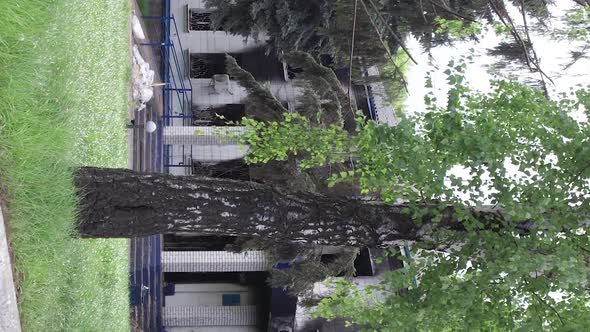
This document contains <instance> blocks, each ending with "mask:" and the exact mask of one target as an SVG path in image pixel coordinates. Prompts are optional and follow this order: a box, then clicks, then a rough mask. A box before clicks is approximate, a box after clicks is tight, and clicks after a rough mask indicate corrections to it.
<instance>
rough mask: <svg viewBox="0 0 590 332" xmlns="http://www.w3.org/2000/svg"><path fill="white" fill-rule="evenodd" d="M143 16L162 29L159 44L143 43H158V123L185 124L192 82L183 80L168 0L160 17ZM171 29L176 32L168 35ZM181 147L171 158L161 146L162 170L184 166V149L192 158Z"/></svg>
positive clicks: (168, 148)
mask: <svg viewBox="0 0 590 332" xmlns="http://www.w3.org/2000/svg"><path fill="white" fill-rule="evenodd" d="M143 18H144V19H154V20H161V21H162V26H163V29H164V41H162V42H159V43H144V44H143V45H151V46H159V47H160V52H161V55H162V71H161V77H160V79H161V81H162V83H164V89H163V103H164V105H163V108H164V111H163V116H162V118H163V119H162V120H163V121H162V122H163V124H164V126H171V125H174V124H175V125H179V123H174V122H175V121H174V120H175V119H178V121H180V122H181V125H186V124H187V123H186V122H187V119H188V122H189V124H190V122H191V119H192V117H193V115H192V105H193V93H192V91H193V85H192V82H191V80H190V79H188V80H187V79H185V77H186V76H187V73H188V72H189V68H188V65H189V62H188V61H187V60H188V59H187V58H186V55H185V53H184V51H183V50H184V48H183V47H182V41H181V40H180V37H179V36H180V34H179V30H178V24H177V22H176V19H175V17H174V15H172V14H171V11H170V0H165V1H164V8H163V13H162V16H144V17H143ZM171 31H174V32H175V33H176V34H175V35H174V36H175V37H174V38H171V33H170V32H171ZM177 149H181V150H182V153H181V156H182V157H181V158H180V160H175V159H179V158H178V157H177V158H174V153H173V151H172V147H171V146H169V145H165V146H164V149H163V152H164V153H163V154H164V156H163V157H164V172H166V173H168V172H169V171H170V167H188V166H190V165H187V163H186V161H185V160H184V158H185V155H186V153H187V152H190V158H191V159H192V146H191V147H186V148H185V147H184V146H181V147H178V148H177Z"/></svg>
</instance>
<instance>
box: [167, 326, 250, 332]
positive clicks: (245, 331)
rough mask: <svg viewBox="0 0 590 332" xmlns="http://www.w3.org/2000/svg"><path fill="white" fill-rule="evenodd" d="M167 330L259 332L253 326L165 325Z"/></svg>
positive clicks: (176, 331) (185, 331)
mask: <svg viewBox="0 0 590 332" xmlns="http://www.w3.org/2000/svg"><path fill="white" fill-rule="evenodd" d="M166 331H168V332H260V330H259V329H258V328H256V327H255V326H201V327H199V326H192V327H191V326H189V327H166Z"/></svg>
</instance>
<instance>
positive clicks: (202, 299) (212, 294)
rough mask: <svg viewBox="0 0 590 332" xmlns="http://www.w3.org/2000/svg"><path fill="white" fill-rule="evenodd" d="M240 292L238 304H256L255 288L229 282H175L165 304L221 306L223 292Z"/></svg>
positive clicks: (171, 305)
mask: <svg viewBox="0 0 590 332" xmlns="http://www.w3.org/2000/svg"><path fill="white" fill-rule="evenodd" d="M228 293H232V294H240V301H241V302H240V305H254V304H256V288H255V287H253V286H243V285H239V284H230V283H199V284H177V285H176V286H175V293H174V295H172V296H166V306H170V307H173V306H221V305H223V302H222V295H223V294H228Z"/></svg>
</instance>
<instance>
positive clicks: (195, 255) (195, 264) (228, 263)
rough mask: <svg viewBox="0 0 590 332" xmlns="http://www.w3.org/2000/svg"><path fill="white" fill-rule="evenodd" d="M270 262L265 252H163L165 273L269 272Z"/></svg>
mask: <svg viewBox="0 0 590 332" xmlns="http://www.w3.org/2000/svg"><path fill="white" fill-rule="evenodd" d="M268 268H269V260H268V257H267V254H266V253H265V252H264V251H260V250H253V251H245V252H241V253H234V252H228V251H163V252H162V270H163V271H164V272H246V271H267V270H268Z"/></svg>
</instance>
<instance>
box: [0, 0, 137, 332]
mask: <svg viewBox="0 0 590 332" xmlns="http://www.w3.org/2000/svg"><path fill="white" fill-rule="evenodd" d="M129 11H130V5H129V3H128V2H127V1H125V0H54V1H47V0H19V1H1V2H0V22H1V23H0V184H1V186H2V188H1V190H2V196H3V198H4V199H5V201H6V203H7V210H6V211H4V212H5V213H6V214H7V215H6V217H7V222H8V226H9V235H10V240H11V246H12V248H13V250H14V254H15V260H16V262H15V263H16V272H17V275H18V277H19V288H20V294H19V301H20V310H21V318H22V322H23V326H24V329H25V330H26V331H129V303H128V287H127V286H128V273H129V272H128V243H127V241H126V240H102V239H98V240H82V239H75V238H73V237H72V236H71V235H72V234H73V230H74V226H75V220H76V218H75V214H76V212H75V211H76V197H75V193H74V190H73V184H72V170H73V168H74V167H75V166H76V165H94V166H109V167H126V165H127V151H126V150H127V145H126V139H127V136H126V131H125V130H124V123H125V119H126V116H127V107H128V101H127V93H128V82H129V79H130V67H129V56H128V53H129V36H128V18H129Z"/></svg>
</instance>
